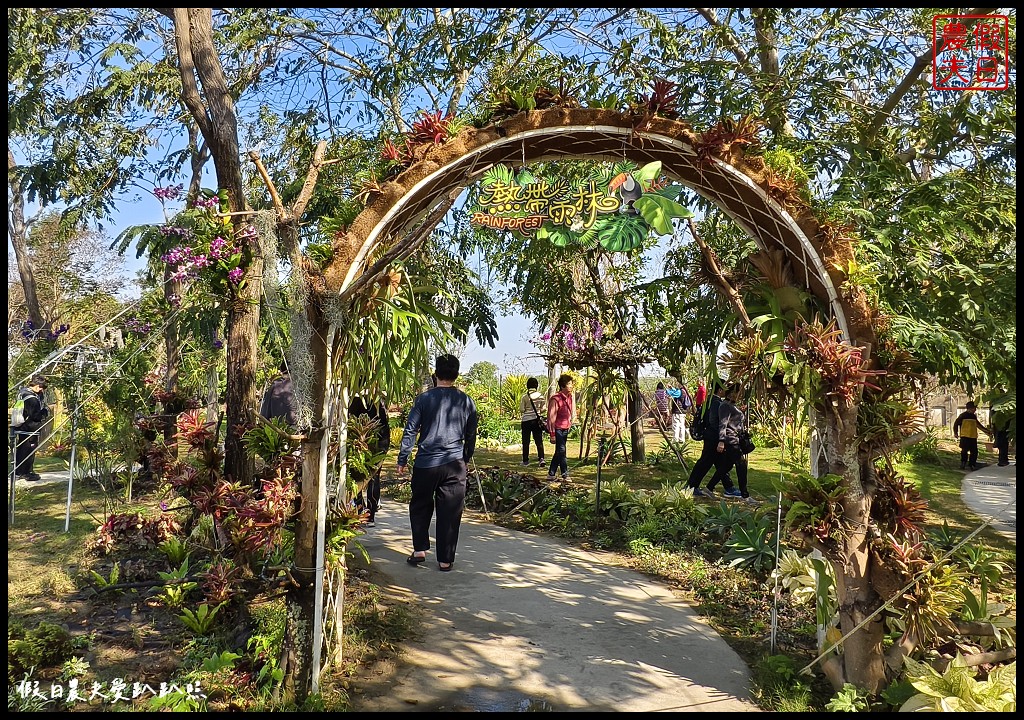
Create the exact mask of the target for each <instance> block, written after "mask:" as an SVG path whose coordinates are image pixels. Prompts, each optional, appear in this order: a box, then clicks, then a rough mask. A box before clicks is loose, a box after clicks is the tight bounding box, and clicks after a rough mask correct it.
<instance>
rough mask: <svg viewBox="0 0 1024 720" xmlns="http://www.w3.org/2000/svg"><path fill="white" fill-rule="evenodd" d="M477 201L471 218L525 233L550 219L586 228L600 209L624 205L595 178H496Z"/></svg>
mask: <svg viewBox="0 0 1024 720" xmlns="http://www.w3.org/2000/svg"><path fill="white" fill-rule="evenodd" d="M477 203H478V204H479V206H480V210H479V211H478V212H475V213H473V216H472V218H471V222H473V223H474V224H476V225H482V226H484V227H490V228H497V229H502V230H515V231H516V232H519V233H522V234H523V235H532V234H533V233H534V232H535V231H537V230H539V229H540V228H541V226H543V225H544V223H547V222H550V223H552V224H553V225H562V226H564V227H567V228H569V229H570V230H572V231H573V232H585V231H587V230H589V229H590V228H592V227H594V223H595V222H597V215H598V213H612V212H616V211H618V209H619V207H620V206H621V205H622V202H621V200H620V199H619V197H618V196H609V195H608V191H607V189H604V188H601V189H598V186H597V183H596V182H595V181H594V180H590V181H589V182H587V184H586V185H576V186H570V185H569V184H568V183H566V182H564V181H558V182H555V183H548V182H546V181H544V180H539V181H537V182H531V183H527V184H526V185H518V184H516V183H514V182H513V183H511V184H508V183H505V182H501V181H496V182H494V183H493V184H492V185H490V186H489V187H487V188H485V189H484V191H483V192H482V193H481V194H480V198H479V200H478V201H477Z"/></svg>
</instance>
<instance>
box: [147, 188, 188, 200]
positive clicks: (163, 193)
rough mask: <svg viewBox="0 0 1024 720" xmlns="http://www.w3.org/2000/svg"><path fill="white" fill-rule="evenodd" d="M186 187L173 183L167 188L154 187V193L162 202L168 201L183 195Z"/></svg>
mask: <svg viewBox="0 0 1024 720" xmlns="http://www.w3.org/2000/svg"><path fill="white" fill-rule="evenodd" d="M183 189H184V187H183V186H182V185H171V186H169V187H165V188H161V187H158V188H153V194H154V195H156V199H157V200H159V201H160V202H166V201H167V200H177V199H178V198H179V197H181V191H182V190H183Z"/></svg>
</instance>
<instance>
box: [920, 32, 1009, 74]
mask: <svg viewBox="0 0 1024 720" xmlns="http://www.w3.org/2000/svg"><path fill="white" fill-rule="evenodd" d="M1008 38H1009V18H1007V16H1006V15H935V16H934V17H933V18H932V87H934V88H935V89H936V90H1005V89H1006V88H1007V87H1009V85H1010V73H1009V68H1008V66H1007V58H1008V57H1009V40H1008Z"/></svg>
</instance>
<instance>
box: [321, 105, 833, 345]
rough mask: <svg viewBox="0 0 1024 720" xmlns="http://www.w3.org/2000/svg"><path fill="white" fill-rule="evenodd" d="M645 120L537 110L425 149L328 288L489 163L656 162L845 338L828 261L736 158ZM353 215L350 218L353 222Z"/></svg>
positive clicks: (684, 129)
mask: <svg viewBox="0 0 1024 720" xmlns="http://www.w3.org/2000/svg"><path fill="white" fill-rule="evenodd" d="M581 120H582V122H580V121H581ZM588 120H593V121H594V122H587V121H588ZM549 123H550V124H549ZM652 125H653V126H654V127H652V129H651V130H649V131H637V130H635V129H634V128H633V127H632V125H631V119H630V117H629V116H628V115H623V114H620V113H617V112H611V111H606V110H571V111H567V110H560V109H556V110H547V111H537V112H532V113H524V114H521V115H519V116H516V117H514V118H512V119H511V120H509V121H506V122H505V123H503V124H501V125H498V126H494V127H493V128H485V129H483V130H480V131H473V132H475V133H476V135H475V136H471V137H469V138H468V140H467V142H466V143H465V147H466V151H465V152H464V153H462V154H459V155H458V156H456V157H444V154H443V152H442V153H434V154H428V156H427V158H426V159H425V160H423V161H421V162H420V163H417V164H415V165H413V166H411V167H410V168H409V169H408V170H406V171H405V172H404V173H403V174H402V175H400V176H399V177H398V178H397V179H396V180H397V182H398V183H402V181H403V177H407V178H408V179H407V180H406V182H407V183H408V182H410V181H411V182H412V184H411V186H409V187H408V189H406V190H405V191H404V192H403V193H402V194H401V195H400V196H399V197H398V198H397V200H392V199H391V198H393V195H392V196H389V197H387V198H380V199H378V201H376V202H375V203H373V204H371V206H370V207H369V208H367V210H364V212H363V215H366V220H367V221H369V222H371V223H372V225H371V227H370V228H369V229H368V231H366V234H365V237H364V238H362V239H360V238H359V237H358V236H356V237H354V238H353V241H354V242H359V247H358V250H357V252H356V254H355V258H354V260H353V261H352V263H351V265H350V266H349V267H348V268H347V269H345V270H347V271H346V272H345V275H344V279H343V280H342V281H341V283H340V287H338V288H337V291H338V292H343V291H344V290H345V289H346V288H348V287H349V286H350V285H351V284H352V283H353V282H354V281H355V280H356V278H358V276H359V275H360V274H361V273H362V272H363V271H364V270H365V267H366V266H367V265H368V263H367V259H368V258H369V257H371V254H372V253H373V252H374V251H375V250H376V249H377V247H378V246H379V245H381V244H382V243H388V244H392V243H394V242H396V241H397V242H401V240H402V238H403V237H404V236H406V235H407V234H408V233H407V230H408V229H409V228H411V227H413V226H414V225H416V224H417V223H418V222H420V221H421V220H422V219H423V218H424V217H425V216H426V215H427V214H428V213H429V212H430V211H431V210H433V209H434V208H436V207H437V206H439V205H440V203H441V202H443V201H444V200H445V199H447V198H448V197H450V196H451V193H452V192H453V191H454V190H461V189H464V188H465V187H467V186H469V185H470V184H472V183H473V182H475V181H476V180H478V179H479V177H480V176H481V175H482V174H483V173H484V172H485V171H486V170H487V169H488V168H490V167H493V166H494V165H496V164H499V163H504V164H508V165H523V164H526V163H529V162H542V161H552V160H570V159H595V160H610V161H616V160H623V159H629V160H632V161H634V162H637V163H640V164H646V163H648V162H653V161H661V163H662V170H663V172H664V173H665V175H666V176H668V177H670V178H671V179H673V180H676V181H678V182H680V183H682V184H683V185H686V186H687V187H689V188H691V189H693V190H694V191H695V192H697V193H699V194H700V195H702V196H703V197H704V198H706V199H707V200H708V201H710V202H711V203H713V204H715V205H716V206H718V207H719V208H720V209H722V210H723V211H724V212H725V213H727V214H728V215H729V216H730V217H731V218H732V219H733V220H734V221H735V222H736V223H738V224H739V225H740V227H742V228H743V229H744V230H745V231H746V232H747V233H748V234H749V235H750V236H751V237H752V238H753V239H754V241H755V242H756V243H757V245H758V247H759V248H760V249H761V250H768V249H772V248H776V247H781V248H783V250H784V251H785V253H786V254H787V256H788V257H789V259H790V261H791V262H792V264H793V266H794V267H795V268H801V267H802V268H803V269H804V271H805V273H804V274H805V278H806V285H807V286H808V289H809V290H810V291H811V292H812V293H813V294H814V295H816V296H817V297H818V298H820V299H821V300H823V301H824V302H826V303H827V304H828V306H829V307H830V309H831V312H832V315H833V316H834V318H835V319H836V322H837V324H838V326H839V329H840V330H841V331H842V333H843V336H844V337H845V338H847V339H848V340H850V341H852V340H853V336H852V335H851V332H850V331H851V328H850V323H849V321H848V318H847V312H846V310H845V309H844V306H843V303H842V301H841V299H840V295H839V293H838V292H837V288H836V284H835V282H834V280H833V278H832V277H831V276H830V274H829V272H828V265H827V263H826V261H825V259H824V258H823V257H822V254H821V252H820V251H819V250H818V248H817V247H816V245H815V243H814V242H813V241H812V238H811V237H809V235H808V233H807V232H806V231H805V230H804V228H802V227H801V224H800V223H798V221H797V219H795V218H794V217H793V216H792V215H791V214H790V213H789V212H788V211H787V210H786V209H785V208H784V207H783V206H782V205H781V204H780V203H778V202H776V201H775V200H774V199H773V198H772V197H770V196H769V195H768V193H767V192H766V191H765V190H764V189H763V188H762V187H760V186H759V185H758V184H757V183H756V182H755V180H754V179H753V178H752V177H751V176H750V175H749V174H748V173H747V172H745V171H744V169H743V167H742V166H743V163H742V162H740V163H738V165H739V167H737V166H735V165H733V164H732V163H730V162H729V161H727V160H723V159H719V158H711V159H710V160H705V159H701V158H700V157H699V156H698V154H697V151H696V150H695V149H694V141H695V139H696V138H697V136H696V135H695V134H694V133H693V132H692V131H691V130H690V129H689V127H688V126H687V125H685V123H680V122H675V121H668V120H664V119H658V120H657V121H656V122H655V123H652ZM444 147H445V146H439V148H444ZM434 157H438V160H433V158H434ZM417 177H418V179H415V180H414V178H417ZM358 223H359V218H357V220H356V222H355V223H353V228H357V227H358ZM363 229H364V230H365V223H364V226H363ZM814 230H815V231H817V223H814ZM339 269H341V268H339Z"/></svg>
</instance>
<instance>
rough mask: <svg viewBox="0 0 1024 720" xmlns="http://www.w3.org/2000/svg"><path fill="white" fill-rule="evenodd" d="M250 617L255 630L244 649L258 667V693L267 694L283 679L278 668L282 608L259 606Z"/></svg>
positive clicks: (283, 631)
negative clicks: (246, 649)
mask: <svg viewBox="0 0 1024 720" xmlns="http://www.w3.org/2000/svg"><path fill="white" fill-rule="evenodd" d="M252 615H253V621H254V624H255V628H254V630H253V634H252V635H251V636H250V637H249V642H248V645H247V646H246V647H247V648H248V651H249V653H250V654H251V655H252V657H253V659H254V661H255V663H256V665H257V666H258V667H259V671H258V672H257V675H256V680H257V685H258V687H259V689H260V692H261V693H269V692H270V691H271V690H272V688H273V687H274V685H276V684H278V683H280V682H281V680H282V679H284V671H283V670H282V669H281V667H280V657H281V646H282V644H283V643H284V633H285V613H284V607H283V604H280V603H270V604H265V605H260V606H258V607H257V608H254V610H253V613H252Z"/></svg>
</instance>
